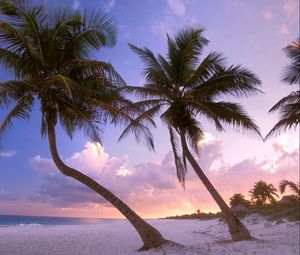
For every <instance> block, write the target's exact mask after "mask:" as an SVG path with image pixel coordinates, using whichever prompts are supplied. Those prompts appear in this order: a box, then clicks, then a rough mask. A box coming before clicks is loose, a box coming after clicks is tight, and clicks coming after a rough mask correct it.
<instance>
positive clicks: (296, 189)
mask: <svg viewBox="0 0 300 255" xmlns="http://www.w3.org/2000/svg"><path fill="white" fill-rule="evenodd" d="M287 186H289V187H290V189H291V190H292V191H293V192H294V193H295V194H296V195H297V196H298V197H300V183H298V184H297V183H295V182H292V181H288V180H282V181H281V182H280V184H279V190H280V193H281V194H282V193H284V192H285V189H286V187H287Z"/></svg>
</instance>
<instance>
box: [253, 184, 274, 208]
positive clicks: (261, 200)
mask: <svg viewBox="0 0 300 255" xmlns="http://www.w3.org/2000/svg"><path fill="white" fill-rule="evenodd" d="M276 192H277V189H276V188H275V187H274V186H273V184H271V183H269V184H268V183H266V182H264V181H258V182H256V183H255V184H254V186H253V188H252V189H251V190H250V191H249V194H250V195H251V201H253V202H254V203H255V204H256V205H263V204H265V203H266V202H267V201H269V202H270V203H275V201H276V199H275V198H274V196H276V197H277V198H278V197H279V196H278V194H277V193H276Z"/></svg>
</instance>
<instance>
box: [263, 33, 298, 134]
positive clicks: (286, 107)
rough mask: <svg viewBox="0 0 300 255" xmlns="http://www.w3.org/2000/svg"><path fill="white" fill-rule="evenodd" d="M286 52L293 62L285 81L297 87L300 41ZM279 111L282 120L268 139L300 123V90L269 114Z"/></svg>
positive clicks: (271, 131)
mask: <svg viewBox="0 0 300 255" xmlns="http://www.w3.org/2000/svg"><path fill="white" fill-rule="evenodd" d="M284 52H285V53H286V55H287V57H288V58H289V59H290V60H291V64H290V65H289V66H288V67H287V68H286V70H285V74H284V76H283V81H284V82H286V83H288V84H290V85H297V86H298V88H299V81H300V39H299V38H298V39H297V40H296V41H294V42H293V43H291V44H290V45H289V46H287V47H286V48H284ZM274 111H279V113H280V120H279V121H278V122H277V123H276V125H275V126H274V127H273V128H272V129H271V130H270V132H269V133H268V134H267V136H266V138H265V139H267V138H269V137H270V136H272V135H274V134H276V133H278V132H280V131H282V130H287V129H290V128H293V127H297V126H298V125H299V123H300V90H299V89H298V90H296V91H294V92H292V93H290V94H289V95H288V96H286V97H284V98H282V99H280V100H279V101H278V102H277V103H276V104H275V105H274V106H273V107H272V108H271V109H270V110H269V112H274Z"/></svg>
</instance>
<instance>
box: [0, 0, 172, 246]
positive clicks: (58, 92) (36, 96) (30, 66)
mask: <svg viewBox="0 0 300 255" xmlns="http://www.w3.org/2000/svg"><path fill="white" fill-rule="evenodd" d="M0 13H1V15H4V16H5V18H6V20H1V21H0V63H1V65H2V66H3V67H4V68H5V69H7V70H8V71H12V72H13V73H14V75H15V77H16V80H12V81H6V82H2V83H0V106H2V107H8V106H10V105H11V104H14V107H13V108H12V109H11V110H10V111H9V113H8V114H7V115H6V117H5V118H4V120H3V121H2V123H0V135H3V133H4V132H5V131H6V130H7V129H9V128H11V127H12V123H13V120H14V119H15V118H22V119H25V118H28V117H29V116H30V113H31V110H32V108H33V106H34V103H35V101H37V102H38V104H39V105H40V111H41V115H42V116H41V117H42V119H41V135H42V137H48V140H49V145H50V151H51V154H52V157H53V161H54V163H55V164H56V166H57V168H58V169H59V170H60V171H61V172H62V173H63V174H64V175H66V176H69V177H72V178H74V179H76V180H77V181H79V182H81V183H82V184H84V185H86V186H88V187H89V188H90V189H92V190H94V191H95V192H97V193H98V194H99V195H101V196H102V197H104V198H105V199H106V200H107V201H108V202H110V203H111V204H112V205H113V206H114V207H116V208H117V209H118V210H119V211H120V212H121V213H122V214H123V215H124V216H125V217H126V218H127V219H128V220H129V221H130V222H131V224H132V225H133V226H134V227H135V229H136V230H137V232H138V233H139V235H140V237H141V239H142V241H143V243H144V246H143V248H144V249H148V248H153V247H158V246H160V245H161V244H163V243H165V242H166V240H165V239H164V238H163V237H162V235H161V234H160V233H159V232H158V231H157V230H156V229H155V228H153V227H152V226H150V225H149V224H148V223H146V222H145V221H144V220H143V219H142V218H141V217H139V216H138V215H137V214H136V213H135V212H134V211H133V210H132V209H131V208H129V207H128V206H127V205H126V204H125V203H124V202H123V201H121V200H120V199H119V198H118V197H117V196H115V195H114V194H113V193H112V192H110V191H109V190H108V189H106V188H104V187H103V186H101V185H100V184H99V183H97V182H96V181H94V180H93V179H91V178H90V177H88V176H86V175H84V174H83V173H81V172H79V171H78V170H76V169H74V168H71V167H69V166H67V165H65V163H64V162H63V161H62V160H61V158H60V157H59V154H58V151H57V147H56V134H55V127H56V126H57V125H58V123H59V124H60V125H61V126H62V128H63V129H64V130H65V131H66V133H67V135H68V136H69V137H70V138H72V136H73V134H74V132H75V131H76V130H83V131H84V133H85V135H87V136H88V137H89V138H90V139H92V140H93V141H95V142H101V141H100V138H101V132H102V127H103V124H105V123H106V122H107V121H109V120H113V122H114V123H127V125H128V124H129V122H130V121H132V122H133V120H132V117H130V116H129V115H128V114H127V113H126V112H124V111H121V110H120V108H122V107H124V106H125V105H127V104H128V103H130V102H129V101H128V100H126V99H125V98H124V97H123V95H122V94H121V93H120V92H118V91H117V89H118V88H120V87H122V86H124V85H125V83H124V81H123V80H122V78H121V77H120V76H119V75H118V73H117V72H116V71H115V70H114V68H113V67H112V66H111V65H110V64H108V63H105V62H101V61H97V60H90V57H91V56H92V54H94V53H95V52H96V50H99V49H100V48H102V47H104V46H112V45H114V44H115V41H116V36H115V24H114V21H113V20H112V19H111V18H110V17H109V16H107V15H106V14H104V13H103V12H101V11H93V12H90V13H89V12H87V11H85V12H84V14H82V13H81V12H80V11H75V12H74V11H70V10H67V9H64V10H59V11H57V12H54V13H48V11H47V10H46V9H45V6H44V5H43V4H39V5H35V6H32V5H31V3H30V1H26V0H12V1H9V0H7V1H6V0H1V1H0ZM131 110H132V109H131ZM132 125H133V126H134V127H135V131H137V132H138V133H137V134H138V135H139V137H140V135H142V134H145V135H146V141H147V142H148V144H149V146H152V138H151V135H150V133H149V131H148V129H147V127H146V126H144V125H143V121H142V120H141V121H137V120H135V121H134V123H132Z"/></svg>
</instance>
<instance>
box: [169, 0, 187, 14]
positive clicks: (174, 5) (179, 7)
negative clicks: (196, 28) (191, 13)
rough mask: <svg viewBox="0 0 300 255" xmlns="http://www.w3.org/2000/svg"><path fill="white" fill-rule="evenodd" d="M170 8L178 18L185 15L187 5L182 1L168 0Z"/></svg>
mask: <svg viewBox="0 0 300 255" xmlns="http://www.w3.org/2000/svg"><path fill="white" fill-rule="evenodd" d="M167 1H168V6H169V8H170V9H171V11H172V12H173V13H175V14H176V15H178V16H183V15H184V14H185V4H184V2H183V1H182V0H167Z"/></svg>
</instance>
